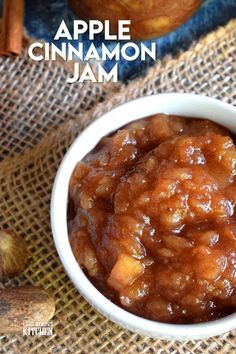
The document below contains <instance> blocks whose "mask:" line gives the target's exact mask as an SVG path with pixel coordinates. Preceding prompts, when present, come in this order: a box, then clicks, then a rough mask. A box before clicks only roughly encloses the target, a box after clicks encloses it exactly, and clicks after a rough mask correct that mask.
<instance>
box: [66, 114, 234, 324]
mask: <svg viewBox="0 0 236 354" xmlns="http://www.w3.org/2000/svg"><path fill="white" fill-rule="evenodd" d="M235 203H236V148H235V142H234V137H233V136H232V135H231V133H230V132H229V131H227V130H226V129H224V128H223V127H221V126H219V125H217V124H215V123H213V122H211V121H208V120H204V119H188V118H183V117H176V116H168V115H163V114H158V115H155V116H152V117H148V118H144V119H140V120H137V121H135V122H132V123H130V124H129V125H127V126H125V127H124V128H121V129H120V130H119V131H117V132H116V133H114V134H112V135H110V136H107V137H104V138H103V139H102V140H101V141H100V142H99V144H98V145H97V146H96V147H95V149H94V150H93V151H91V152H90V153H89V154H88V155H87V156H86V157H85V158H84V159H83V160H82V161H80V162H78V164H77V166H76V168H75V170H74V172H73V175H72V177H71V180H70V185H69V202H68V229H69V239H70V243H71V247H72V250H73V252H74V255H75V257H76V259H77V261H78V263H79V264H80V266H81V267H82V269H83V270H84V271H85V272H86V274H87V275H88V277H89V278H90V280H91V282H92V283H93V284H94V285H95V286H96V287H97V288H98V289H99V290H100V291H101V292H102V293H103V294H104V295H105V296H106V297H107V298H109V299H110V300H111V301H113V302H114V303H116V304H117V305H119V306H121V307H123V308H124V309H126V310H128V311H130V312H132V313H134V314H136V315H139V316H142V317H144V318H148V319H152V320H156V321H161V322H168V323H197V322H203V321H209V320H213V319H217V318H219V317H222V316H225V315H227V314H230V313H232V312H234V310H235V309H236V214H235Z"/></svg>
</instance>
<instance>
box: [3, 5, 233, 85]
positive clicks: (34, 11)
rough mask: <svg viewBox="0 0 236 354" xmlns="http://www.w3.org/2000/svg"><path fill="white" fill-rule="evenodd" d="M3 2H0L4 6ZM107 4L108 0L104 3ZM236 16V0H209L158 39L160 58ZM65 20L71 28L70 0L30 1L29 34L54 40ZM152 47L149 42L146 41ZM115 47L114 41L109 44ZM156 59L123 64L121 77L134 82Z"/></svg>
mask: <svg viewBox="0 0 236 354" xmlns="http://www.w3.org/2000/svg"><path fill="white" fill-rule="evenodd" d="M2 1H3V0H0V4H1V3H2ZM104 1H105V0H104ZM235 17H236V0H205V2H204V3H203V5H202V6H201V8H200V9H199V11H198V12H197V13H196V14H195V16H194V17H192V18H191V19H190V20H189V21H188V22H187V23H185V24H184V25H183V26H182V27H180V28H179V29H177V30H176V31H175V32H172V33H170V34H168V35H166V36H164V37H161V38H158V39H156V42H157V46H158V55H159V58H160V59H161V58H163V56H164V55H166V54H169V53H171V54H176V53H177V52H178V51H180V50H184V49H187V48H188V47H189V45H190V44H191V43H192V42H193V41H194V40H196V39H197V38H199V37H200V36H201V35H204V34H206V33H208V32H210V31H212V30H214V29H215V28H217V27H218V26H219V25H224V24H226V23H227V22H228V21H229V20H230V19H232V18H235ZM62 19H64V20H65V21H66V23H67V25H68V27H70V28H71V26H72V20H73V14H72V13H71V11H70V10H69V8H68V6H67V1H66V0H33V1H32V0H26V13H25V27H26V29H27V31H28V33H29V35H31V36H33V37H35V38H40V39H45V40H46V41H51V40H52V38H53V37H54V35H55V32H56V30H57V28H58V26H59V24H60V22H61V20H62ZM82 40H83V41H84V43H85V45H86V46H89V44H90V43H89V41H88V39H87V37H86V36H83V38H82ZM102 41H103V38H102V36H100V37H99V38H98V39H97V40H96V46H97V47H98V48H99V44H100V43H101V42H102ZM145 44H148V42H145ZM107 45H108V46H109V47H110V48H112V47H113V46H114V42H107ZM152 64H153V62H152V60H151V59H150V60H147V61H145V62H141V61H139V60H136V61H135V62H132V63H130V62H126V61H123V62H121V63H120V65H119V70H120V73H119V75H120V78H121V79H122V80H123V81H127V80H130V79H132V78H134V77H136V76H138V75H141V74H142V73H144V72H145V70H146V69H147V67H149V66H150V65H152ZM113 65H114V61H108V62H106V63H105V67H106V69H107V70H108V69H109V68H111V67H112V66H113Z"/></svg>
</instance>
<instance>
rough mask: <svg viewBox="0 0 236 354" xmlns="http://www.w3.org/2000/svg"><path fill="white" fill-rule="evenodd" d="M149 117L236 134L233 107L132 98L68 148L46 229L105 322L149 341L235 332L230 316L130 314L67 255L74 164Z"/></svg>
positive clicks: (196, 99)
mask: <svg viewBox="0 0 236 354" xmlns="http://www.w3.org/2000/svg"><path fill="white" fill-rule="evenodd" d="M155 113H168V114H176V115H181V116H189V117H199V118H208V119H211V120H213V121H215V122H217V123H219V124H221V125H224V126H225V127H226V128H228V129H230V130H231V131H232V132H234V133H236V107H233V106H230V105H228V104H226V103H223V102H220V101H218V100H215V99H212V98H208V97H202V96H198V95H190V94H177V93H173V94H172V93H171V94H160V95H155V96H148V97H144V98H141V99H137V100H134V101H131V102H129V103H126V104H124V105H122V106H119V107H117V108H115V109H113V110H112V111H110V112H108V113H106V114H105V115H103V116H102V117H101V118H99V119H98V120H97V121H95V122H94V123H93V124H91V125H90V126H89V127H88V128H87V129H86V130H84V131H83V132H82V134H80V135H79V136H78V138H77V139H76V140H75V142H74V143H73V144H72V146H71V147H70V149H69V151H68V152H67V154H66V156H65V157H64V159H63V161H62V163H61V166H60V168H59V170H58V173H57V176H56V179H55V183H54V188H53V193H52V199H51V225H52V232H53V236H54V241H55V244H56V248H57V251H58V253H59V256H60V259H61V261H62V263H63V265H64V267H65V269H66V271H67V273H68V275H69V277H70V278H71V280H72V282H73V283H74V285H75V286H76V288H77V289H78V290H79V291H80V293H81V294H82V295H83V296H84V297H85V299H87V301H88V302H89V303H90V304H91V305H92V306H94V307H95V308H96V309H97V310H98V311H100V312H101V313H102V314H104V315H105V316H106V317H107V318H109V319H110V320H112V321H114V322H116V323H118V324H120V325H121V326H122V327H124V328H128V329H129V330H131V331H133V332H138V333H140V334H143V335H147V336H150V337H153V338H162V339H180V340H186V339H192V340H194V339H200V338H206V337H211V336H214V335H218V334H221V333H224V332H227V331H229V330H231V329H233V328H236V313H235V314H232V315H230V316H227V317H224V318H222V319H219V320H216V321H211V322H206V323H201V324H191V325H175V324H165V323H159V322H155V321H150V320H146V319H144V318H141V317H138V316H135V315H133V314H131V313H129V312H127V311H125V310H123V309H122V308H120V307H118V306H117V305H115V304H113V303H112V302H111V301H109V300H108V299H107V298H106V297H105V296H104V295H102V294H101V293H100V292H99V291H98V290H97V289H96V288H95V287H94V286H93V284H92V283H91V282H90V281H89V279H88V278H87V277H86V275H85V274H84V273H83V271H82V270H81V268H80V267H79V265H78V263H77V262H76V259H75V257H74V255H73V253H72V250H71V247H70V243H69V240H68V232H67V195H68V185H69V179H70V176H71V174H72V172H73V169H74V167H75V165H76V163H77V162H78V161H79V160H81V159H82V158H83V157H84V156H85V155H86V154H87V153H88V152H89V151H91V150H92V149H93V148H94V147H95V146H96V144H97V143H98V142H99V140H100V139H101V138H102V137H103V136H105V135H107V134H110V133H111V132H113V131H115V130H117V129H118V128H120V127H122V126H123V125H125V124H127V123H129V122H131V121H133V120H136V119H138V118H143V117H147V116H149V115H152V114H155Z"/></svg>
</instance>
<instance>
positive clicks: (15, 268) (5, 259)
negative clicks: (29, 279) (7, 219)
mask: <svg viewBox="0 0 236 354" xmlns="http://www.w3.org/2000/svg"><path fill="white" fill-rule="evenodd" d="M27 261H28V251H27V248H26V244H25V241H24V239H23V238H22V237H20V236H19V235H16V234H14V233H13V232H11V231H8V230H5V231H0V280H1V279H3V278H6V277H14V276H15V275H17V274H19V273H21V272H22V271H23V270H24V268H25V266H26V264H27Z"/></svg>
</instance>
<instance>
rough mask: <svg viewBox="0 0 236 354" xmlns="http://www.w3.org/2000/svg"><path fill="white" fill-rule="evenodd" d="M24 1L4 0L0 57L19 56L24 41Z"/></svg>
mask: <svg viewBox="0 0 236 354" xmlns="http://www.w3.org/2000/svg"><path fill="white" fill-rule="evenodd" d="M23 17H24V0H4V2H3V22H2V33H1V38H0V43H1V44H0V55H7V56H14V55H19V54H20V53H21V49H22V41H23Z"/></svg>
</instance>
